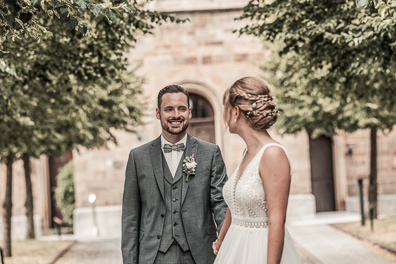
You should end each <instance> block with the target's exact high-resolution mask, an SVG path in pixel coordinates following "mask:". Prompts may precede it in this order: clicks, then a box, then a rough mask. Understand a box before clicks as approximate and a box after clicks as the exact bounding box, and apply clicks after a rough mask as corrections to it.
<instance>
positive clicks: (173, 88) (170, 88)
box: [157, 84, 190, 109]
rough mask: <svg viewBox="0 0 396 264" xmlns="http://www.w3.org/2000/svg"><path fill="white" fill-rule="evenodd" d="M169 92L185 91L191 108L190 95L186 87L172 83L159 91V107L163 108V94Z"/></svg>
mask: <svg viewBox="0 0 396 264" xmlns="http://www.w3.org/2000/svg"><path fill="white" fill-rule="evenodd" d="M167 93H184V94H185V95H186V96H187V104H188V107H189V108H190V95H189V94H188V92H187V91H186V90H184V88H183V87H181V86H180V85H176V84H171V85H168V86H165V87H164V88H162V89H161V90H160V91H159V93H158V98H157V106H158V109H161V103H162V96H163V95H164V94H167Z"/></svg>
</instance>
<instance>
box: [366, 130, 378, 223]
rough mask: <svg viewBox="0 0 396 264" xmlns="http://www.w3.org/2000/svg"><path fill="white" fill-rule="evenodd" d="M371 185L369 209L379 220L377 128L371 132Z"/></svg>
mask: <svg viewBox="0 0 396 264" xmlns="http://www.w3.org/2000/svg"><path fill="white" fill-rule="evenodd" d="M370 145H371V149H370V184H369V194H368V199H369V209H372V210H373V213H374V218H377V194H378V193H377V189H378V187H377V128H376V127H373V128H371V130H370Z"/></svg>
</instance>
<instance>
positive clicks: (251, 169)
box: [223, 143, 291, 228]
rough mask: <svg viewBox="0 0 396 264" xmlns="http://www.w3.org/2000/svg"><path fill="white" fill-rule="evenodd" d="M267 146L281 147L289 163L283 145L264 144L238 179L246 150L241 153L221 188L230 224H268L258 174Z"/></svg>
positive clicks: (261, 184) (257, 226)
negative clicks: (240, 157)
mask: <svg viewBox="0 0 396 264" xmlns="http://www.w3.org/2000/svg"><path fill="white" fill-rule="evenodd" d="M269 146H278V147H280V148H282V149H283V150H284V151H285V153H286V156H287V158H288V160H289V163H290V159H289V155H288V154H287V151H286V149H285V148H284V147H283V146H281V145H279V144H276V143H270V144H265V145H264V146H263V147H262V148H261V150H260V151H259V152H258V153H257V154H256V156H255V157H254V158H253V159H252V160H251V162H250V163H249V164H248V165H247V166H246V169H245V170H244V171H243V173H242V174H241V176H240V179H239V180H238V179H237V177H238V172H239V167H240V166H241V163H242V160H243V159H244V158H245V154H246V151H245V152H244V153H243V157H242V159H241V161H240V162H239V165H238V167H237V168H236V170H235V172H234V173H233V174H232V176H231V178H230V179H229V180H228V181H227V183H226V184H225V185H224V188H223V196H224V199H225V201H226V203H227V205H228V207H229V209H230V211H231V216H232V222H231V223H232V224H235V225H240V226H245V227H252V228H266V227H267V226H268V215H267V201H266V196H265V192H264V187H263V182H262V180H261V177H260V175H259V164H260V160H261V157H262V156H263V153H264V151H265V150H266V148H267V147H269ZM290 176H291V169H290Z"/></svg>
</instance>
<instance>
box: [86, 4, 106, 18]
mask: <svg viewBox="0 0 396 264" xmlns="http://www.w3.org/2000/svg"><path fill="white" fill-rule="evenodd" d="M89 10H91V12H92V13H94V14H95V15H96V16H99V15H100V14H102V11H103V6H102V5H101V4H96V5H91V6H90V7H89Z"/></svg>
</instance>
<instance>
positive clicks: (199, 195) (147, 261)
mask: <svg viewBox="0 0 396 264" xmlns="http://www.w3.org/2000/svg"><path fill="white" fill-rule="evenodd" d="M185 151H186V153H185V156H186V157H188V156H191V155H193V154H194V158H195V161H196V162H197V167H196V169H195V175H190V177H189V180H188V181H186V176H187V175H186V174H185V173H184V172H183V179H181V180H182V181H183V182H182V199H181V217H182V221H183V227H184V230H185V233H186V237H187V241H188V244H189V247H190V251H191V254H192V256H193V258H194V260H195V262H196V263H197V264H209V263H213V261H214V259H215V255H214V254H213V250H212V242H213V241H215V240H216V237H217V234H216V224H217V231H218V232H220V229H221V226H222V224H223V221H224V218H225V214H226V211H227V205H226V203H225V202H224V199H223V195H222V189H223V186H224V184H225V182H226V181H227V174H226V169H225V164H224V161H223V158H222V156H221V152H220V148H219V147H218V146H217V145H214V144H211V143H208V142H205V141H203V140H200V139H197V138H194V137H192V136H191V135H188V136H187V143H186V150H185ZM161 152H162V149H161V137H158V138H157V139H155V140H154V141H152V142H149V143H147V144H145V145H143V146H140V147H138V148H135V149H133V150H132V151H131V152H130V154H129V160H128V164H127V168H126V174H125V185H124V196H123V205H122V242H121V249H122V257H123V263H124V264H138V263H139V264H151V263H154V260H155V258H156V255H157V253H158V248H159V245H160V239H161V235H162V231H163V226H164V218H163V217H161V215H163V214H165V202H164V180H165V179H164V176H163V166H162V157H161V155H162V153H161Z"/></svg>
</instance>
